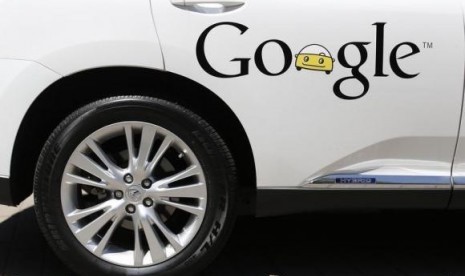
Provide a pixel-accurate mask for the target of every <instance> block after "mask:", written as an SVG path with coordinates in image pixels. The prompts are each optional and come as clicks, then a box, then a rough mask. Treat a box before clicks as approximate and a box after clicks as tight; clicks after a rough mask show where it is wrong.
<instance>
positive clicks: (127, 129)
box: [124, 126, 136, 169]
mask: <svg viewBox="0 0 465 276" xmlns="http://www.w3.org/2000/svg"><path fill="white" fill-rule="evenodd" d="M124 134H125V136H126V142H127V147H128V160H129V164H128V168H130V169H132V168H134V160H135V158H136V154H135V150H134V141H133V140H134V139H133V135H132V127H131V126H125V127H124Z"/></svg>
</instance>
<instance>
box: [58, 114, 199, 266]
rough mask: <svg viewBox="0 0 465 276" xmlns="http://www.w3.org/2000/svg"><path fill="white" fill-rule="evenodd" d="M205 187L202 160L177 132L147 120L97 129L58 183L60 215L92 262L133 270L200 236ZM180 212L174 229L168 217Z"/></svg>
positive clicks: (78, 149)
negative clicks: (93, 259)
mask: <svg viewBox="0 0 465 276" xmlns="http://www.w3.org/2000/svg"><path fill="white" fill-rule="evenodd" d="M171 153H173V154H171ZM126 158H127V159H126ZM120 160H121V162H124V163H126V162H125V161H126V160H127V167H126V164H124V165H122V164H120V162H119V161H120ZM165 161H166V164H165ZM183 164H185V165H183ZM165 165H166V166H165ZM181 166H182V167H181ZM155 171H156V172H157V173H155ZM158 172H159V174H158ZM160 175H165V176H163V177H162V176H160ZM148 180H150V185H149V183H148ZM206 183H207V182H206V176H205V175H204V171H203V169H202V166H201V163H200V162H199V161H198V158H197V156H196V155H195V153H194V152H193V151H191V149H190V148H189V146H188V145H187V144H186V143H185V142H184V141H183V140H182V139H181V138H180V137H178V136H177V135H176V134H175V133H172V132H170V130H169V129H165V128H162V127H160V126H157V125H155V124H153V123H150V122H144V121H138V120H136V121H121V122H116V123H112V124H111V125H107V126H103V127H101V128H100V129H97V130H94V131H93V132H92V134H90V135H89V136H87V137H86V138H84V139H82V140H81V142H80V144H79V145H77V146H76V148H75V150H74V152H73V153H72V154H71V156H70V158H69V160H68V161H67V163H66V166H65V167H64V171H63V174H62V178H61V190H60V194H61V202H62V204H61V206H62V212H63V214H64V216H65V219H66V223H67V225H68V226H69V229H70V230H71V231H72V233H73V235H74V237H75V238H76V239H77V240H78V241H79V242H80V243H81V244H82V245H83V246H84V247H85V248H86V250H88V251H89V254H93V256H94V257H95V258H99V259H101V260H103V261H106V262H108V263H111V264H115V265H119V266H123V267H128V268H134V269H137V268H140V267H143V266H147V265H157V264H160V263H162V262H164V261H166V260H168V259H170V258H172V257H174V256H175V255H177V254H179V252H182V250H183V249H184V248H186V246H188V245H189V244H190V243H191V242H192V240H193V239H194V238H195V236H196V235H197V234H198V231H199V230H200V228H201V225H202V223H203V221H204V217H205V212H206V206H207V203H208V202H207V200H208V198H207V197H208V191H207V184H206ZM84 191H85V192H84ZM136 191H137V192H138V193H136ZM158 205H159V206H158ZM173 210H174V212H173ZM183 213H185V214H183ZM178 215H179V216H180V217H181V220H179V225H176V229H174V228H171V224H169V223H168V222H167V221H165V219H171V220H172V221H177V216H178ZM184 216H187V219H186V220H184V219H182V217H184ZM128 224H129V225H128ZM131 226H132V227H131ZM123 228H124V229H125V230H123ZM120 230H121V231H120ZM131 231H134V232H131ZM120 239H121V240H120Z"/></svg>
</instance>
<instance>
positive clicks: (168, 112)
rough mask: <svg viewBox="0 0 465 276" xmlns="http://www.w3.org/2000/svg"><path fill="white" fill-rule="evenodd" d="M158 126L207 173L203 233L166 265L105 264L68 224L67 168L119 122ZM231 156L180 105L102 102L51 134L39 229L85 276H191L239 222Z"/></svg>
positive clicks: (38, 189) (40, 179)
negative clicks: (85, 145) (93, 138)
mask: <svg viewBox="0 0 465 276" xmlns="http://www.w3.org/2000/svg"><path fill="white" fill-rule="evenodd" d="M131 120H133V121H135V120H137V121H144V122H150V123H152V124H156V125H158V126H161V127H163V128H165V129H168V130H169V131H171V132H172V133H174V134H176V135H177V136H178V137H180V138H181V139H182V140H183V141H184V142H185V143H186V144H187V145H188V146H189V147H190V148H191V149H192V150H193V152H195V154H196V156H197V157H198V159H199V162H200V163H201V166H202V168H203V170H204V174H205V178H206V182H207V191H208V203H207V208H206V213H205V217H204V220H203V223H202V225H201V227H200V230H199V231H198V232H197V234H196V236H195V237H194V239H193V240H192V241H191V242H190V244H189V245H187V246H186V247H185V248H184V249H183V251H181V252H180V253H178V254H177V255H175V256H174V257H172V258H171V259H168V260H166V261H165V262H162V263H159V264H156V265H153V266H147V267H141V268H135V267H125V266H119V265H115V264H111V263H109V262H106V261H104V260H102V259H100V258H98V257H97V256H95V255H94V254H92V253H91V252H90V251H89V250H87V249H86V248H85V247H84V246H82V244H81V243H80V242H79V241H78V240H77V238H76V237H75V236H74V234H73V233H72V232H71V230H70V228H69V226H68V225H67V222H66V220H65V217H64V214H63V211H62V205H61V196H60V187H61V178H62V175H63V171H64V167H65V165H66V163H67V161H68V159H69V157H70V155H71V153H72V152H73V151H74V149H75V148H76V146H77V145H78V144H79V143H80V142H81V141H82V140H83V139H84V138H85V137H87V136H88V135H89V134H91V133H92V132H93V131H95V130H97V129H99V128H101V127H104V126H106V125H109V124H113V123H117V122H121V121H131ZM235 170H236V169H235V165H234V161H233V159H232V156H231V154H230V152H229V150H228V148H227V146H226V144H225V143H224V141H223V140H222V139H221V137H220V136H219V135H218V133H217V132H216V131H215V130H214V129H213V128H212V127H211V126H210V125H209V124H208V123H207V122H206V121H204V120H203V119H202V118H200V117H199V116H198V115H196V114H194V113H193V112H191V111H189V110H187V109H186V108H183V107H181V106H179V105H176V104H173V103H170V102H167V101H164V100H159V99H154V98H148V97H139V96H124V97H113V98H107V99H103V100H100V101H97V102H94V103H91V104H89V105H86V106H85V107H83V108H81V109H79V110H77V111H75V112H74V113H72V114H71V115H70V116H68V117H67V118H66V119H65V120H64V121H63V122H62V123H61V124H60V125H59V126H58V127H57V128H56V129H55V130H54V131H53V133H52V134H51V135H50V137H49V139H48V140H47V142H46V144H45V146H44V147H43V150H42V152H41V154H40V158H39V161H38V164H37V168H36V172H35V178H34V196H35V210H36V215H37V219H38V223H39V226H40V228H41V230H42V232H43V234H44V236H45V238H46V240H47V241H48V243H49V244H50V246H51V248H52V249H53V250H54V252H55V253H56V255H57V256H58V257H59V258H60V259H61V260H62V261H63V262H64V263H65V264H67V265H68V266H69V267H70V268H71V269H72V270H74V271H75V272H76V273H78V274H81V275H193V274H195V273H197V272H199V271H200V270H202V269H203V268H205V267H206V266H207V265H208V264H209V263H210V262H211V261H212V260H213V259H214V258H215V257H216V256H217V255H218V254H219V252H220V250H221V248H222V247H223V246H224V244H225V242H226V240H227V238H228V236H229V234H230V232H231V230H232V228H233V225H234V221H235V201H236V200H235V187H236V173H235Z"/></svg>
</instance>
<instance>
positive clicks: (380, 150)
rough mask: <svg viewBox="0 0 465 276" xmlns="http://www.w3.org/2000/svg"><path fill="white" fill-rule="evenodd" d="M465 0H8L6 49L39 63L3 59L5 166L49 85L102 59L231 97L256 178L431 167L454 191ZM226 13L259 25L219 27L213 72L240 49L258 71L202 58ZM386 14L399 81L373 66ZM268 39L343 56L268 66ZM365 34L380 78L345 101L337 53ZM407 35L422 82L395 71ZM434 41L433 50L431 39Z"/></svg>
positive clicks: (268, 180)
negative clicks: (207, 66)
mask: <svg viewBox="0 0 465 276" xmlns="http://www.w3.org/2000/svg"><path fill="white" fill-rule="evenodd" d="M462 3H463V1H459V0H446V1H434V0H429V1H416V0H408V1H405V0H404V1H401V0H382V1H378V2H376V4H375V3H373V2H372V1H370V0H354V1H350V2H349V1H342V0H330V1H323V0H315V1H301V0H287V1H275V2H274V3H273V5H270V2H269V1H265V0H254V1H248V2H247V3H246V4H245V5H244V6H243V7H241V8H239V9H237V10H235V11H231V12H226V13H222V14H204V13H198V12H192V11H188V10H184V9H179V8H177V7H175V6H174V5H172V3H171V2H170V1H168V0H166V1H158V0H152V1H151V2H150V1H128V0H117V1H89V0H85V1H66V2H64V1H58V0H46V1H40V2H37V1H32V0H21V1H5V0H3V1H0V34H1V35H2V40H0V58H3V59H6V58H7V59H18V60H28V61H33V62H34V63H28V62H25V63H24V64H33V65H30V67H31V68H32V67H34V68H36V69H29V67H28V68H26V67H27V66H26V67H24V68H20V67H21V66H19V65H18V68H16V67H11V66H10V65H9V64H10V61H8V62H4V61H2V62H1V63H2V64H4V65H0V73H1V75H2V79H1V80H0V84H2V85H1V86H2V87H3V89H2V91H0V95H2V96H3V97H8V98H2V104H3V105H10V106H14V108H11V107H10V108H6V107H5V108H2V109H1V116H0V117H2V118H8V119H9V120H8V122H2V123H3V126H2V128H3V129H4V131H2V143H1V144H2V145H1V148H0V152H1V153H2V154H1V156H0V174H1V175H4V176H8V175H9V170H10V164H9V162H10V160H11V152H12V148H13V143H14V139H15V135H16V131H17V129H18V128H19V122H20V121H21V119H22V117H23V116H24V114H25V113H26V111H27V108H28V105H29V104H30V103H32V102H33V100H34V99H35V98H36V97H37V96H38V95H39V94H40V93H41V92H42V91H43V90H44V89H45V88H46V87H47V86H48V85H50V84H52V83H53V82H55V81H56V80H57V79H59V78H60V77H61V76H67V75H71V74H73V73H76V72H80V71H84V70H88V69H92V68H100V67H110V66H132V67H144V68H152V69H157V70H163V69H166V70H167V71H170V72H173V73H176V74H179V75H182V76H185V77H187V78H189V79H192V80H194V81H196V82H198V83H200V84H202V85H204V86H205V87H207V88H209V89H210V90H211V91H213V92H214V93H216V94H217V95H218V96H219V97H220V98H222V99H223V100H224V101H225V102H226V103H227V104H228V105H229V106H230V107H231V109H232V110H233V111H234V112H235V114H236V115H237V116H238V118H239V119H240V121H241V123H242V124H243V126H244V128H245V130H246V132H247V135H248V138H249V140H250V142H251V144H252V149H253V153H254V157H255V164H256V169H257V184H258V186H259V187H262V188H263V187H302V186H305V187H307V186H311V185H310V184H312V183H314V182H318V180H319V178H320V177H324V176H327V175H328V174H334V173H347V172H349V173H357V174H362V175H363V174H364V173H365V174H367V172H369V173H368V175H371V174H376V175H378V176H382V177H384V178H389V176H391V175H396V174H401V175H402V176H405V177H406V180H405V181H404V182H407V183H408V182H409V181H410V180H412V179H413V178H414V177H420V178H421V177H433V176H434V177H436V178H437V180H435V181H432V183H429V184H433V185H443V184H446V185H445V186H443V187H446V188H449V187H448V185H449V184H450V181H449V178H450V171H451V166H452V165H451V164H452V159H453V156H454V150H455V141H456V138H457V131H458V126H459V121H460V114H461V105H462V95H463V83H464V78H463V72H464V60H465V57H464V49H465V45H464V24H463V12H462V9H461V6H462ZM23 5H27V6H28V9H23V8H22V7H23ZM90 7H92V8H90ZM151 7H152V8H153V10H152V12H153V17H154V19H155V24H154V22H153V18H152V14H151ZM316 10H318V12H316ZM41 11H42V12H41ZM45 11H47V12H45ZM51 13H52V14H53V16H51V15H50V14H51ZM44 14H47V16H44ZM257 18H259V20H258V19H257ZM12 22H14V23H15V25H14V26H13V25H11V24H12ZM219 22H236V23H239V24H242V25H244V26H246V27H247V28H248V30H247V31H246V32H244V33H243V34H242V35H241V34H240V31H239V30H238V29H236V28H234V27H231V26H220V27H218V28H217V29H215V30H213V31H212V32H211V33H210V34H209V35H208V37H207V42H206V47H205V52H206V56H207V59H208V61H209V62H210V63H211V65H212V66H213V67H214V68H215V69H216V70H218V71H220V72H223V73H225V74H233V73H237V71H238V70H239V63H238V62H231V61H230V60H231V59H234V58H251V60H250V64H249V67H250V70H249V74H248V75H247V76H242V77H238V78H228V79H222V78H217V77H214V76H211V75H209V74H208V73H206V72H205V71H204V70H203V69H202V67H201V66H200V64H199V62H198V60H197V56H196V44H197V41H198V38H199V36H200V35H201V33H202V32H203V31H204V30H205V29H206V28H208V27H209V26H211V25H213V24H215V23H219ZM379 22H385V23H386V25H385V27H384V32H385V41H384V55H383V58H384V67H383V72H384V73H385V74H387V75H389V77H374V76H373V75H374V74H375V67H376V49H375V46H376V31H377V29H376V26H373V24H375V23H379ZM155 26H156V29H157V30H158V34H157V30H156V29H155ZM270 39H278V40H281V41H283V42H285V43H286V44H287V45H288V46H289V47H290V49H291V51H292V55H295V54H298V53H299V51H300V50H301V49H302V48H304V46H306V45H309V44H312V43H318V44H322V45H324V46H325V47H327V48H328V49H329V50H330V52H331V53H332V54H333V56H334V57H335V58H336V62H335V69H334V71H333V72H332V73H331V75H325V74H324V73H322V72H310V71H297V70H296V68H294V57H293V60H292V65H291V66H290V68H289V69H288V70H287V71H286V72H284V73H283V74H281V75H279V76H273V77H271V76H267V75H264V74H263V73H261V72H260V71H259V70H258V69H257V66H256V64H255V62H254V60H253V59H254V53H255V51H256V49H257V47H258V46H259V45H260V44H261V43H263V42H264V41H267V40H270ZM357 41H358V42H370V44H369V45H367V46H366V50H367V53H368V60H367V62H366V63H365V64H364V65H363V66H362V67H361V73H362V74H363V75H364V76H366V77H367V79H368V81H369V83H370V88H369V91H368V92H367V94H366V95H365V96H363V97H361V98H360V99H357V100H343V99H341V98H339V97H337V96H336V95H335V93H334V92H333V85H334V84H335V82H336V81H338V80H340V79H342V78H344V77H348V76H350V75H351V74H350V69H348V68H344V67H343V66H342V65H341V64H340V62H339V58H338V52H339V50H340V48H341V46H342V45H344V44H346V43H348V42H357ZM402 42H412V43H414V44H415V45H417V46H418V47H419V48H420V53H419V54H417V55H414V56H410V57H408V58H406V59H405V60H400V61H398V62H399V64H400V66H401V67H402V70H404V71H406V72H409V73H412V74H413V73H419V75H418V76H417V77H415V78H412V79H402V78H400V77H398V76H396V74H395V73H394V72H393V70H392V68H391V66H390V63H389V55H390V53H391V51H392V49H393V48H394V47H395V46H396V45H398V44H399V43H402ZM423 42H427V43H433V45H434V47H433V48H432V49H427V48H424V44H423ZM160 45H161V48H160ZM218 49H221V51H219V50H218ZM162 53H163V54H162ZM444 53H447V54H446V55H445V54H444ZM403 54H408V49H407V50H406V49H405V47H404V48H403V49H400V50H399V55H398V56H400V55H403ZM263 59H264V63H265V66H266V67H267V68H268V69H269V70H270V71H272V72H277V71H279V70H280V69H281V68H282V66H283V58H282V52H281V50H280V49H279V47H277V45H276V44H273V43H270V45H268V46H267V47H265V48H264V50H263ZM347 59H348V61H349V62H351V63H355V62H357V61H358V59H360V54H359V53H357V51H355V50H354V49H347ZM39 64H41V65H42V66H40V65H39ZM23 66H25V65H23ZM12 68H14V69H15V70H13V69H12ZM39 68H40V69H39ZM45 68H49V69H45ZM31 70H37V71H42V74H44V75H47V76H46V77H43V78H40V80H38V81H37V82H33V81H31V79H30V78H27V77H25V78H27V79H29V81H28V82H24V81H21V79H20V77H19V76H28V74H30V73H31V72H32V71H31ZM38 74H39V73H38ZM7 76H10V77H7ZM12 80H16V82H12ZM343 88H344V90H350V91H355V90H357V89H360V88H361V86H360V84H359V83H358V82H357V81H347V82H345V84H344V86H343ZM13 89H14V90H13ZM17 91H19V92H17ZM349 94H350V93H349ZM355 94H357V93H355ZM19 102H21V103H20V104H18V105H16V103H19ZM5 114H6V115H5ZM367 116H369V119H367ZM2 120H4V121H6V119H2ZM459 149H460V147H459Z"/></svg>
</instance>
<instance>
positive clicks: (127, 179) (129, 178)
mask: <svg viewBox="0 0 465 276" xmlns="http://www.w3.org/2000/svg"><path fill="white" fill-rule="evenodd" d="M132 181H134V177H132V175H131V174H130V173H128V174H126V175H125V176H124V182H126V183H128V184H130V183H132Z"/></svg>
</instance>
